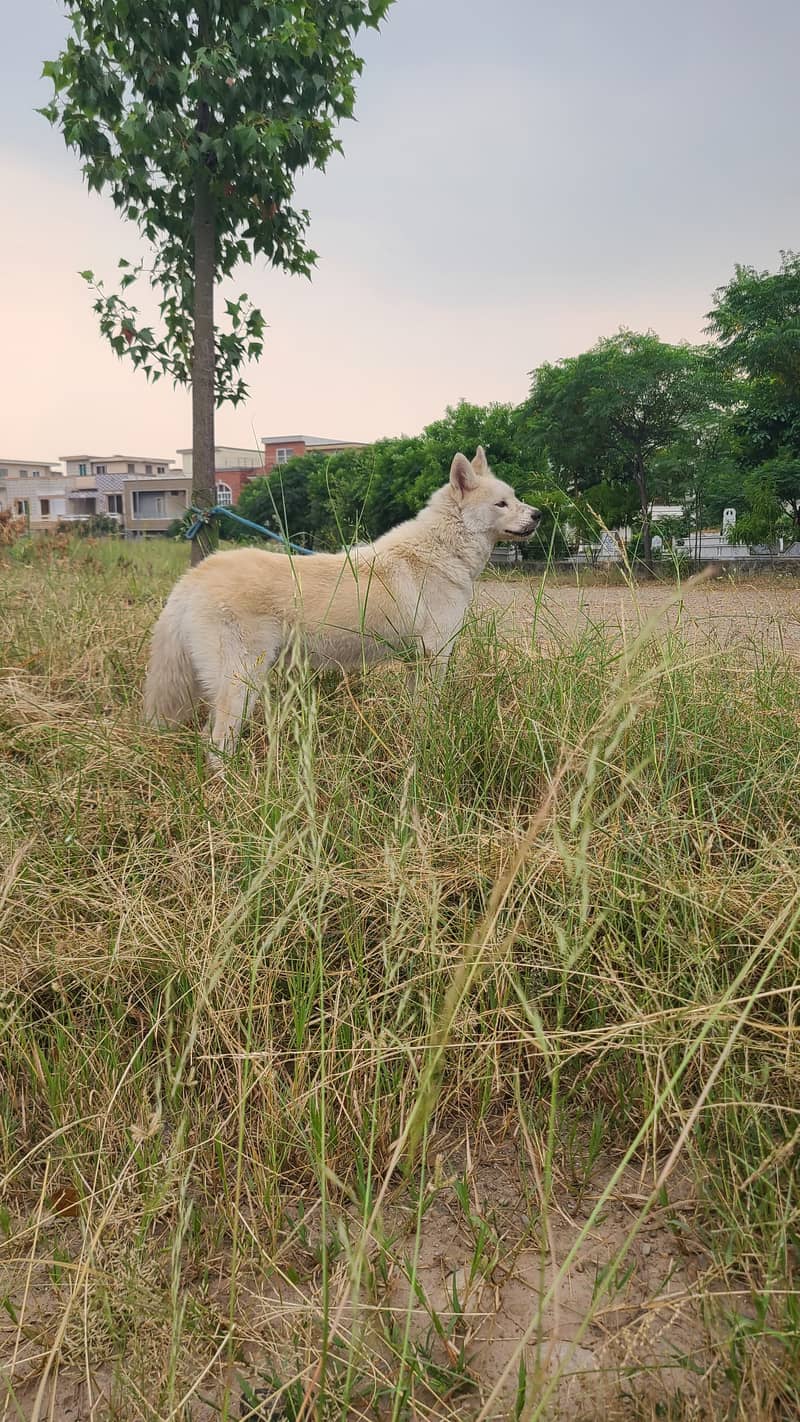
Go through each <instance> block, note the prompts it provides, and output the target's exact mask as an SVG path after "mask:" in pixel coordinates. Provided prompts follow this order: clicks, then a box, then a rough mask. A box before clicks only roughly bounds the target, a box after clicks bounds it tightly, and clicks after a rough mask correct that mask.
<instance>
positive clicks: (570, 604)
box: [478, 575, 800, 657]
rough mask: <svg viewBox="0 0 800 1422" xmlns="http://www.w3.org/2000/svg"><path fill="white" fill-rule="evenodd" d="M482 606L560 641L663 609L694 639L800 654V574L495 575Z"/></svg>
mask: <svg viewBox="0 0 800 1422" xmlns="http://www.w3.org/2000/svg"><path fill="white" fill-rule="evenodd" d="M478 606H479V607H480V608H482V609H483V610H486V611H491V612H494V613H495V614H496V615H497V617H498V625H499V627H500V629H501V630H502V631H504V632H512V631H513V632H514V633H519V632H520V631H522V632H523V633H524V634H525V635H526V636H527V635H531V636H534V637H535V640H536V642H537V644H539V645H545V646H548V645H550V644H554V645H557V644H559V643H561V642H563V641H564V640H565V638H566V639H571V638H573V637H576V636H580V634H581V632H583V631H584V630H585V629H586V628H587V627H590V626H592V625H597V624H602V625H604V626H605V627H606V628H608V629H610V630H612V631H618V632H619V633H620V634H622V635H624V636H632V635H634V634H635V633H636V632H637V631H638V629H639V628H640V627H641V625H642V623H643V622H644V621H645V620H646V619H648V618H650V617H652V616H654V615H656V616H658V615H659V613H660V614H661V617H660V625H661V626H662V627H666V626H668V625H672V626H673V627H674V626H680V627H681V628H682V630H683V632H684V633H685V635H687V636H688V637H689V639H690V640H692V641H705V642H707V643H709V644H710V645H713V646H718V647H729V646H734V645H745V644H748V643H749V644H751V645H754V644H760V643H762V641H766V643H767V644H768V645H769V646H770V647H773V648H774V649H775V650H783V651H785V652H788V653H790V654H791V655H793V656H797V657H800V579H797V580H794V579H792V580H787V581H786V582H779V581H778V580H775V581H772V582H767V581H759V582H756V581H755V580H753V579H750V580H745V579H743V580H742V581H740V582H732V581H730V580H729V579H727V578H718V579H711V580H710V581H708V582H704V583H701V584H700V585H699V586H697V585H695V586H690V587H684V588H683V590H682V591H679V590H678V589H676V588H675V586H674V585H673V584H665V583H645V584H640V585H639V586H638V587H635V588H633V589H631V588H629V587H624V586H623V587H612V586H602V585H597V586H588V587H576V586H575V585H574V584H572V585H564V584H558V583H551V582H546V583H545V584H544V588H543V590H542V584H541V582H540V580H539V579H532V578H531V579H528V578H523V577H513V578H511V577H507V576H506V577H503V576H499V577H498V576H494V577H493V576H491V575H490V576H489V577H487V578H486V580H485V581H484V582H483V583H481V585H480V589H479V593H478Z"/></svg>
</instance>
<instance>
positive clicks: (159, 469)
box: [156, 464, 167, 474]
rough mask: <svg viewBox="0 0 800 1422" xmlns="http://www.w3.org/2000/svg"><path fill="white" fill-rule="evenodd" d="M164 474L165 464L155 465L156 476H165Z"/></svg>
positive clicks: (165, 470)
mask: <svg viewBox="0 0 800 1422" xmlns="http://www.w3.org/2000/svg"><path fill="white" fill-rule="evenodd" d="M166 472H167V466H166V464H157V465H156V474H166Z"/></svg>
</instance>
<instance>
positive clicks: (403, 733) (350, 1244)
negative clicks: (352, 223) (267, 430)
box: [0, 541, 800, 1422]
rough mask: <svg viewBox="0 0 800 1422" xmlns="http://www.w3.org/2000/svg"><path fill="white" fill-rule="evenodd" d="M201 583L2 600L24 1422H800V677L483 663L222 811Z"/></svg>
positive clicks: (678, 662) (98, 583) (695, 655)
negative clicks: (163, 607)
mask: <svg viewBox="0 0 800 1422" xmlns="http://www.w3.org/2000/svg"><path fill="white" fill-rule="evenodd" d="M185 556H186V555H185V550H184V549H181V548H180V547H177V546H176V545H173V544H163V543H159V544H150V545H130V544H116V543H111V542H106V543H101V542H99V543H94V544H92V543H91V542H86V541H82V542H75V543H65V544H63V545H62V546H60V547H59V546H56V545H53V544H47V543H41V544H36V543H34V544H30V543H28V542H24V541H23V542H22V543H20V544H18V545H16V547H15V548H13V549H11V550H5V551H4V552H3V553H2V554H0V559H2V561H0V629H1V631H0V636H1V637H2V654H1V656H0V660H2V663H3V665H2V670H1V671H0V733H1V738H0V755H1V756H2V767H1V769H0V849H1V850H2V857H1V858H0V918H1V919H2V991H3V999H2V1023H1V1031H2V1038H1V1043H0V1184H1V1186H2V1188H1V1189H0V1200H1V1201H2V1204H1V1205H0V1301H1V1302H2V1304H3V1310H2V1312H0V1363H1V1364H2V1370H1V1371H0V1379H2V1389H0V1397H2V1399H3V1406H4V1408H5V1410H4V1412H3V1413H2V1415H3V1417H8V1418H9V1419H11V1418H34V1417H35V1418H41V1419H44V1418H46V1417H51V1416H52V1417H53V1418H55V1419H67V1418H69V1419H84V1418H87V1419H88V1418H97V1419H100V1418H114V1419H120V1422H122V1419H125V1422H127V1419H147V1422H156V1419H158V1422H167V1419H170V1422H178V1419H181V1422H184V1419H190V1418H193V1419H206V1418H209V1419H210V1418H213V1417H221V1418H236V1419H239V1418H244V1417H253V1418H261V1419H266V1418H268V1417H271V1418H276V1419H277V1418H279V1417H284V1418H292V1419H298V1418H305V1419H311V1418H314V1419H334V1418H335V1419H385V1420H386V1422H390V1419H391V1422H407V1419H408V1422H410V1419H434V1418H435V1419H446V1418H447V1419H481V1422H483V1419H490V1418H496V1419H501V1418H502V1419H506V1418H508V1419H523V1418H524V1419H538V1418H550V1417H561V1418H565V1419H570V1422H575V1419H582V1418H585V1419H587V1422H588V1419H593V1418H599V1417H602V1418H603V1419H606V1422H613V1419H617V1418H619V1419H623V1418H625V1419H632V1418H642V1419H655V1418H670V1419H679V1418H681V1419H699V1418H707V1419H714V1422H717V1419H729V1418H730V1419H733V1418H741V1419H745V1418H746V1419H748V1422H766V1419H770V1422H773V1420H774V1419H789V1418H795V1417H796V1416H797V1415H798V1409H800V1302H798V1293H797V1270H798V1253H797V1250H798V1223H799V1222H800V1202H799V1201H798V1178H797V1174H796V1167H797V1153H798V1143H799V1142H800V1091H799V1090H798V1078H799V1076H800V1054H799V1052H798V1045H799V1044H800V1026H799V1025H798V962H799V960H800V793H799V792H800V665H798V663H797V661H796V660H793V659H792V658H791V657H790V656H789V655H787V654H785V653H781V652H780V649H777V650H776V648H775V645H774V640H770V639H769V638H766V637H765V638H764V641H763V644H762V643H760V644H758V645H755V644H754V642H753V639H752V638H749V639H748V641H747V645H746V646H743V645H742V646H740V645H738V644H737V642H736V639H735V638H731V637H727V638H726V639H725V645H724V646H723V645H721V644H720V645H717V644H715V642H714V641H713V640H712V639H711V638H705V639H704V640H703V641H702V642H698V639H697V638H696V637H693V638H691V639H688V638H686V637H685V636H684V635H683V633H682V631H681V626H680V619H678V624H677V626H675V627H671V628H670V629H669V630H668V631H666V632H663V633H660V634H659V635H658V636H656V637H651V636H650V635H649V628H648V626H645V627H644V628H643V630H642V631H641V633H640V634H639V635H638V636H637V635H636V634H635V632H634V631H633V630H632V629H631V627H630V626H629V627H628V635H627V637H626V639H625V640H624V641H621V640H620V639H619V638H617V637H614V636H612V635H610V633H609V632H608V630H607V629H606V628H604V627H603V626H602V625H601V624H599V623H597V624H594V625H592V624H587V625H586V626H585V627H584V628H583V629H582V630H580V631H579V632H575V633H573V634H571V636H570V637H569V638H566V639H565V640H564V641H563V642H561V643H559V641H558V639H557V638H554V637H552V636H548V637H547V639H546V642H545V643H544V648H543V650H537V644H536V626H535V624H536V620H537V619H536V618H534V619H533V620H532V622H531V625H530V628H529V629H528V633H527V634H526V631H525V629H522V631H520V632H519V635H518V636H517V637H516V639H515V640H514V639H512V638H511V637H510V634H508V635H507V634H506V632H505V630H504V629H502V635H501V629H499V628H498V626H497V625H494V624H493V623H492V622H491V620H490V619H489V620H487V619H486V618H484V619H483V620H480V619H477V620H476V622H475V624H474V625H473V626H471V627H470V628H469V629H468V630H467V632H466V633H465V635H464V637H463V639H462V642H461V644H460V647H459V650H458V653H457V655H456V657H455V658H454V661H453V664H452V674H451V675H450V677H449V678H448V682H447V684H446V686H445V688H444V690H443V691H442V693H441V694H440V695H437V693H436V692H434V691H432V690H431V689H429V688H427V687H424V688H423V689H422V690H421V692H419V693H418V695H417V697H416V699H415V700H411V699H410V697H409V694H408V692H407V691H406V689H405V680H404V678H403V676H402V675H401V674H400V672H399V671H397V670H395V669H393V668H387V669H384V670H382V671H380V672H379V673H376V674H374V675H373V676H371V677H370V678H369V679H368V680H366V681H365V682H363V683H361V684H359V683H358V682H357V681H355V680H352V681H349V682H346V683H342V682H336V681H334V680H332V681H328V680H320V679H311V680H309V679H308V678H304V677H303V676H302V675H301V674H300V673H299V672H295V673H292V674H290V675H288V676H287V677H286V678H285V679H284V680H283V681H281V682H279V683H278V684H276V685H275V687H274V688H273V690H272V694H271V697H270V699H269V702H268V703H265V705H264V708H263V714H261V715H260V716H257V717H256V719H255V722H254V724H253V726H252V729H251V731H250V733H249V734H248V736H247V738H246V740H245V742H244V743H243V745H242V747H241V749H240V751H239V752H238V753H237V756H236V758H235V760H234V761H233V763H232V764H231V766H230V768H229V771H228V776H227V781H226V783H225V784H224V785H219V784H217V783H213V782H212V781H210V780H209V778H208V777H207V774H206V770H205V766H204V760H203V753H202V746H201V743H200V742H199V740H198V738H197V737H196V735H195V733H194V732H193V731H186V732H182V733H180V734H172V735H159V734H156V733H153V732H151V731H149V730H148V731H145V730H143V729H141V727H140V725H139V719H138V718H139V697H140V687H141V682H142V676H143V670H144V664H145V659H146V639H147V635H148V632H149V629H150V627H151V625H152V623H153V621H154V619H155V616H156V614H157V610H158V608H159V606H160V603H161V601H162V599H163V597H164V595H165V594H166V592H167V590H168V588H169V586H170V585H171V583H172V581H173V579H174V578H175V576H176V575H177V573H178V571H179V570H180V567H181V566H182V563H183V562H184V561H185ZM276 556H282V555H279V554H276ZM799 595H800V594H799ZM664 596H665V598H670V597H674V596H675V592H674V590H673V589H670V590H669V591H665V593H664ZM537 614H538V616H539V621H540V623H541V624H542V625H543V624H544V623H546V619H547V591H546V589H545V591H544V593H543V594H542V596H541V599H539V600H538V602H537ZM531 632H532V633H533V637H532V638H531V636H530V633H531Z"/></svg>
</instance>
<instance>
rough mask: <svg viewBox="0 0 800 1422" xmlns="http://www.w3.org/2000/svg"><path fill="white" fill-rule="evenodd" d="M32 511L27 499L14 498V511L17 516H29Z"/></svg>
mask: <svg viewBox="0 0 800 1422" xmlns="http://www.w3.org/2000/svg"><path fill="white" fill-rule="evenodd" d="M30 511H31V506H30V504H29V503H28V500H27V499H15V500H14V513H15V514H16V515H17V518H27V517H28V514H29V513H30Z"/></svg>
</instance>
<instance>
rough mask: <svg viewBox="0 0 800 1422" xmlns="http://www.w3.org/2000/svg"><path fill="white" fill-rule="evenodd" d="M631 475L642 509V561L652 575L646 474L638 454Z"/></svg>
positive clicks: (651, 544) (651, 543)
mask: <svg viewBox="0 0 800 1422" xmlns="http://www.w3.org/2000/svg"><path fill="white" fill-rule="evenodd" d="M633 477H634V479H635V480H636V487H637V489H638V490H639V506H640V508H641V510H642V562H643V563H644V566H645V568H646V569H647V571H648V573H649V574H650V576H651V577H652V575H653V538H652V533H651V530H650V500H649V499H648V497H647V475H646V474H645V468H644V463H643V461H642V456H641V455H640V454H637V455H636V460H635V463H634V469H633Z"/></svg>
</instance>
